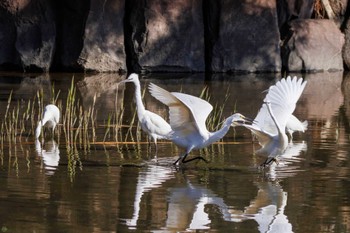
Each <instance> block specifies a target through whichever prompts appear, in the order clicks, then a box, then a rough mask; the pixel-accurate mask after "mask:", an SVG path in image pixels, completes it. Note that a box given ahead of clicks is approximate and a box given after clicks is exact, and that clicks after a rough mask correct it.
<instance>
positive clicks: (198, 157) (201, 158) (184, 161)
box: [181, 156, 208, 163]
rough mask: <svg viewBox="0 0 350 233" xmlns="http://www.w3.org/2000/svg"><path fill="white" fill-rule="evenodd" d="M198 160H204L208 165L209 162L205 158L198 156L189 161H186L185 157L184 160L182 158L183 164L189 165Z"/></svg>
mask: <svg viewBox="0 0 350 233" xmlns="http://www.w3.org/2000/svg"><path fill="white" fill-rule="evenodd" d="M197 159H200V160H203V161H204V162H206V163H208V161H207V160H206V159H205V158H203V157H202V156H197V157H194V158H192V159H187V160H185V157H184V158H182V161H181V162H182V163H188V162H191V161H193V160H197Z"/></svg>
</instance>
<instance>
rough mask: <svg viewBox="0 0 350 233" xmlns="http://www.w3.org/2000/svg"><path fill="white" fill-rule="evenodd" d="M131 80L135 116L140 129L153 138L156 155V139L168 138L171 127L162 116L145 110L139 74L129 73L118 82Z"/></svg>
mask: <svg viewBox="0 0 350 233" xmlns="http://www.w3.org/2000/svg"><path fill="white" fill-rule="evenodd" d="M125 82H132V83H134V85H135V101H136V108H137V117H138V120H139V122H140V125H141V128H142V130H143V131H144V132H145V133H147V135H148V138H149V139H150V140H152V139H153V142H154V144H155V147H156V156H157V152H158V146H157V139H168V138H169V134H170V133H171V127H170V125H169V124H168V122H166V121H165V120H164V119H163V118H162V117H160V116H159V115H157V114H155V113H153V112H151V111H148V110H146V108H145V106H144V105H143V103H142V98H141V85H140V80H139V76H138V75H137V74H135V73H133V74H130V76H129V77H128V78H127V79H125V80H123V81H121V82H119V83H125Z"/></svg>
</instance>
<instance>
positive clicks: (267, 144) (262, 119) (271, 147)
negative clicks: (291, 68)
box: [240, 76, 307, 166]
mask: <svg viewBox="0 0 350 233" xmlns="http://www.w3.org/2000/svg"><path fill="white" fill-rule="evenodd" d="M306 83H307V82H306V81H304V82H303V79H302V78H299V79H298V78H297V77H294V78H293V79H292V78H291V77H290V76H288V77H287V78H284V79H282V80H280V81H279V82H277V83H276V84H275V85H273V86H271V87H270V88H269V91H268V94H267V95H266V97H265V99H264V104H263V105H262V107H261V108H260V110H259V113H258V115H257V116H256V118H255V119H254V121H253V124H252V125H248V124H244V123H243V124H240V125H241V126H245V127H246V128H248V129H250V130H251V131H252V133H253V134H254V135H255V136H256V137H257V139H258V141H259V144H260V145H261V149H259V150H258V151H257V154H261V155H265V156H267V159H266V160H265V162H264V163H263V164H262V165H263V166H266V165H268V164H269V163H271V162H272V161H275V160H276V157H277V156H279V155H281V154H283V153H284V151H285V150H286V148H287V146H288V136H287V134H286V125H287V122H288V121H289V119H290V118H291V116H292V113H293V112H294V110H295V106H296V103H297V101H298V100H299V98H300V96H301V94H302V92H303V90H304V88H305V85H306Z"/></svg>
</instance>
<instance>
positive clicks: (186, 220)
mask: <svg viewBox="0 0 350 233" xmlns="http://www.w3.org/2000/svg"><path fill="white" fill-rule="evenodd" d="M305 150H306V144H305V143H303V142H301V143H293V144H290V146H289V147H288V149H287V150H286V153H285V154H284V155H283V156H281V159H280V165H274V166H270V173H271V174H270V178H267V177H266V176H264V177H260V175H258V177H257V179H256V180H257V181H256V182H254V183H253V184H251V185H254V186H256V187H257V188H258V191H257V194H256V196H255V198H253V199H252V200H251V201H250V204H249V205H248V206H246V207H244V208H240V209H237V207H236V206H237V205H236V203H228V202H227V200H225V197H224V196H220V195H219V194H218V193H215V192H214V191H213V190H211V189H210V188H208V186H207V185H202V184H198V183H194V182H192V181H191V180H190V179H189V178H187V177H186V172H187V171H186V170H185V171H183V173H179V172H176V171H175V170H174V168H173V167H170V166H156V165H147V166H146V167H145V169H146V170H144V171H141V172H140V173H139V176H138V180H137V187H136V193H135V200H134V211H133V215H132V218H131V219H126V220H125V219H124V220H125V224H126V225H127V226H128V227H129V229H138V220H139V218H140V213H141V212H144V211H141V208H142V207H144V206H145V205H144V204H143V205H141V201H142V196H143V195H144V194H145V193H146V192H156V191H155V190H154V189H159V188H162V187H163V190H166V192H167V193H168V197H167V207H166V214H165V213H164V215H165V216H164V218H163V219H165V221H164V222H163V223H162V225H163V224H164V225H163V228H162V229H166V230H170V231H184V230H208V229H211V224H212V221H214V219H212V218H213V216H218V215H213V214H211V213H210V212H211V211H212V210H213V209H215V210H219V212H220V215H219V216H220V217H221V218H222V219H223V220H224V221H227V222H244V221H255V222H256V223H257V224H258V230H259V232H292V225H291V223H290V222H289V220H288V217H287V216H286V215H285V213H284V210H285V208H286V206H287V198H288V194H287V192H285V191H284V190H283V188H282V186H281V185H280V183H279V180H281V179H283V178H285V177H288V176H294V175H296V174H297V172H298V171H300V169H299V170H298V169H296V167H297V165H295V166H294V164H296V163H298V162H300V161H301V160H300V159H299V158H298V156H299V155H300V153H301V151H305ZM287 165H288V166H287ZM291 165H293V166H291ZM278 166H285V167H283V169H280V170H279V169H278V168H277V167H278ZM289 168H290V169H289ZM179 175H180V176H183V179H180V180H182V181H181V183H178V185H172V186H171V188H166V187H167V185H166V183H167V182H174V181H175V182H176V180H179V179H178V178H179V177H177V176H179ZM176 177H177V178H176ZM161 192H162V191H161ZM242 195H245V194H244V193H242ZM143 201H145V200H143ZM147 205H148V206H149V205H150V203H148V204H147ZM147 208H148V207H147ZM158 217H159V216H158ZM140 227H141V226H140ZM141 228H142V227H141ZM141 228H140V229H141Z"/></svg>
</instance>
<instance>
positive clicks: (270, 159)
mask: <svg viewBox="0 0 350 233" xmlns="http://www.w3.org/2000/svg"><path fill="white" fill-rule="evenodd" d="M272 162H275V163H276V164H278V163H277V160H276V158H267V159H266V160H265V162H263V163H262V164H261V165H260V166H261V167H266V166H267V165H270V164H271V163H272Z"/></svg>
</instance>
